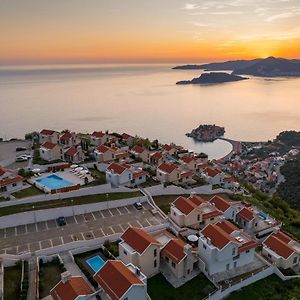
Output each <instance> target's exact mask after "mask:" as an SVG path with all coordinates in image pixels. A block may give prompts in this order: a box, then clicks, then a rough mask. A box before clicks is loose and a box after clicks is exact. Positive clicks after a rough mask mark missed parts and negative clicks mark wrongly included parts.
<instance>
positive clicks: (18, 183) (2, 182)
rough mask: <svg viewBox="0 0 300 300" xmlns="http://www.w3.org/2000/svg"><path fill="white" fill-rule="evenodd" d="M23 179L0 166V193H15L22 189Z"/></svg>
mask: <svg viewBox="0 0 300 300" xmlns="http://www.w3.org/2000/svg"><path fill="white" fill-rule="evenodd" d="M24 180H25V178H23V177H22V176H20V175H16V174H15V173H13V171H12V170H10V169H6V168H2V167H1V166H0V193H6V192H9V193H11V192H15V191H17V190H19V189H21V188H22V187H23V181H24Z"/></svg>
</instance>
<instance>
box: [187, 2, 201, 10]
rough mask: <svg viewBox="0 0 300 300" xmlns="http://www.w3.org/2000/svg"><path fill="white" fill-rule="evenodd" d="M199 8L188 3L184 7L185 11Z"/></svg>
mask: <svg viewBox="0 0 300 300" xmlns="http://www.w3.org/2000/svg"><path fill="white" fill-rule="evenodd" d="M197 8H198V6H197V5H196V4H193V3H186V4H185V6H184V9H186V10H194V9H197Z"/></svg>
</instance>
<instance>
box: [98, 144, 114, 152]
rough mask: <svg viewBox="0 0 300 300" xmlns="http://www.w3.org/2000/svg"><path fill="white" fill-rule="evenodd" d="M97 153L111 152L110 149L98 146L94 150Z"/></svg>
mask: <svg viewBox="0 0 300 300" xmlns="http://www.w3.org/2000/svg"><path fill="white" fill-rule="evenodd" d="M96 150H97V151H99V152H101V153H105V152H107V151H113V149H112V148H110V147H108V146H106V145H100V146H98V147H97V148H96Z"/></svg>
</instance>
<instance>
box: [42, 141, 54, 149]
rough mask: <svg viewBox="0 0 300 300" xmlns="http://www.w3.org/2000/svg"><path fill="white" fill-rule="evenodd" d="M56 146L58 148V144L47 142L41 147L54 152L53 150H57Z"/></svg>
mask: <svg viewBox="0 0 300 300" xmlns="http://www.w3.org/2000/svg"><path fill="white" fill-rule="evenodd" d="M55 146H57V144H53V143H50V142H45V143H43V144H42V145H41V147H42V148H45V149H48V150H52V149H53V148H55Z"/></svg>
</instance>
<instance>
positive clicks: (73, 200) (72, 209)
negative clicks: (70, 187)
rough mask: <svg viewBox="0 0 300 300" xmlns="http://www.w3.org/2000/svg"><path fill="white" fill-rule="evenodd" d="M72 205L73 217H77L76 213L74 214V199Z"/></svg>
mask: <svg viewBox="0 0 300 300" xmlns="http://www.w3.org/2000/svg"><path fill="white" fill-rule="evenodd" d="M71 203H72V213H73V217H74V215H75V213H74V199H71Z"/></svg>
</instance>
